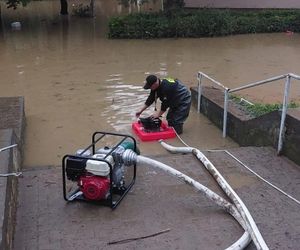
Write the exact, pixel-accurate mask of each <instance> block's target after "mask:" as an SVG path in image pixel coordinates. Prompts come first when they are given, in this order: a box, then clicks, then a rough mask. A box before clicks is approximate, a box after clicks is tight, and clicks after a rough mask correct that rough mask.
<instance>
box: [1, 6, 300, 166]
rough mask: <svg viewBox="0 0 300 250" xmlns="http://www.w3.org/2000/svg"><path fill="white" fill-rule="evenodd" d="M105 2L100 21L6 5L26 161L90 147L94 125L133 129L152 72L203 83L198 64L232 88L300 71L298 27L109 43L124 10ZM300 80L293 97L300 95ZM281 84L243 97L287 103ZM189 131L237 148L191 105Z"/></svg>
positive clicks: (6, 79) (197, 142) (46, 161)
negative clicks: (113, 21) (110, 28)
mask: <svg viewBox="0 0 300 250" xmlns="http://www.w3.org/2000/svg"><path fill="white" fill-rule="evenodd" d="M105 2H107V1H98V2H97V3H96V17H95V18H93V19H90V18H76V17H73V16H71V15H70V16H69V18H68V19H67V20H63V18H62V17H60V16H59V15H58V14H59V8H60V6H59V2H48V1H43V2H32V3H30V4H29V5H28V7H27V8H26V9H24V10H22V9H20V10H17V12H15V13H13V11H12V10H6V9H5V6H4V3H3V2H1V7H2V22H1V28H0V76H1V78H0V87H1V89H0V91H1V96H24V97H25V113H26V119H27V127H26V138H25V162H24V165H25V167H32V166H47V165H59V164H60V162H61V158H62V156H63V155H65V154H68V153H74V152H75V151H76V150H77V149H78V148H82V147H85V146H87V145H88V144H89V143H90V137H91V135H92V133H93V132H94V131H111V132H121V133H132V132H131V123H132V122H133V121H135V120H136V118H135V116H134V114H135V112H136V111H137V110H138V109H139V108H140V107H141V106H142V105H143V102H144V101H145V99H146V97H147V94H148V92H147V91H146V90H143V89H142V82H143V81H144V79H145V77H146V75H147V74H149V73H155V74H158V75H160V76H161V77H164V76H173V77H176V78H179V79H180V80H182V81H183V82H184V83H185V84H186V85H188V86H189V87H193V86H196V85H197V79H196V75H197V72H198V71H202V72H204V73H206V74H207V75H209V76H211V77H213V78H214V79H216V80H218V81H219V82H221V83H223V84H224V85H225V86H227V87H237V86H240V85H243V84H246V83H250V82H254V81H258V80H263V79H267V78H269V77H273V76H277V75H281V74H285V73H289V72H292V73H295V74H298V75H299V74H300V53H299V51H300V35H299V34H293V35H287V34H284V33H279V34H253V35H240V36H230V37H220V38H201V39H159V40H109V39H107V38H106V37H105V32H106V27H107V26H106V22H107V17H108V16H109V15H113V14H117V12H118V9H117V7H114V8H113V7H112V6H111V5H109V4H108V3H105ZM69 6H71V4H69ZM14 21H20V22H21V24H22V29H21V30H12V29H11V27H10V23H11V22H14ZM295 83H296V84H292V89H291V98H292V99H293V100H300V85H299V82H298V83H297V82H295ZM283 88H284V85H283V83H282V82H280V83H278V84H276V85H272V86H271V87H270V85H266V86H264V87H258V88H255V89H251V90H249V91H248V92H244V93H241V94H244V95H246V96H247V98H249V99H250V100H257V101H263V102H281V100H282V96H283ZM150 113H151V110H149V111H148V114H150ZM182 138H183V139H184V140H185V141H186V142H187V143H188V144H190V145H191V146H195V147H198V148H200V149H213V148H228V147H235V146H237V145H236V144H235V143H234V142H232V141H231V140H230V139H222V131H220V130H219V129H217V128H216V127H215V126H214V125H212V124H211V123H210V122H209V120H207V119H206V118H205V117H203V116H202V115H201V116H199V115H198V114H197V112H196V110H195V109H194V108H192V110H191V114H190V116H189V118H188V121H187V123H186V125H185V132H184V134H183V135H182ZM170 143H173V144H174V145H176V144H177V145H181V144H180V142H179V140H175V139H174V140H170ZM139 147H140V148H141V149H142V152H144V153H145V154H148V155H151V154H156V153H159V152H161V151H162V150H163V149H161V148H160V146H159V145H158V144H157V143H156V142H153V143H140V144H139Z"/></svg>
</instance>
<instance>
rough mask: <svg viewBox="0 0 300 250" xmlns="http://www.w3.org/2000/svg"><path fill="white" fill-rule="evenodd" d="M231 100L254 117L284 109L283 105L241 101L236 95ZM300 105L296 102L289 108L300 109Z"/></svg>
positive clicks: (290, 104) (291, 103)
mask: <svg viewBox="0 0 300 250" xmlns="http://www.w3.org/2000/svg"><path fill="white" fill-rule="evenodd" d="M230 100H232V101H233V102H234V103H236V104H239V105H241V107H243V108H244V110H245V111H246V112H248V113H249V114H251V115H252V116H254V117H259V116H261V115H264V114H267V113H270V112H272V111H276V110H280V109H282V103H274V104H263V103H253V105H251V104H249V103H247V102H243V101H241V97H239V96H236V95H231V96H230ZM299 107H300V103H296V102H294V101H292V102H290V103H289V105H288V108H299Z"/></svg>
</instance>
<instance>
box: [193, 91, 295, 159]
mask: <svg viewBox="0 0 300 250" xmlns="http://www.w3.org/2000/svg"><path fill="white" fill-rule="evenodd" d="M191 91H192V103H193V105H195V106H196V105H197V103H198V91H197V89H196V88H191ZM223 106H224V94H223V92H222V91H221V90H219V89H215V88H203V95H202V97H201V110H200V111H201V113H203V114H204V115H205V116H207V117H208V118H209V119H210V120H211V121H212V122H213V123H214V124H215V125H216V126H217V127H219V128H220V129H223V111H224V109H223ZM280 119H281V112H279V111H273V112H270V113H268V114H265V115H262V116H259V117H257V118H254V117H251V115H249V114H247V113H245V111H244V110H243V109H241V108H239V107H238V105H237V104H235V103H234V102H233V101H229V104H228V114H227V135H228V136H229V137H231V138H232V139H233V140H235V141H236V142H237V143H238V144H239V145H240V146H272V147H274V148H275V149H277V146H278V135H279V129H280ZM285 125H286V128H285V139H284V143H283V149H282V154H283V155H285V156H287V157H288V158H289V159H291V160H292V161H294V162H295V163H297V164H298V165H300V147H299V145H300V111H294V113H292V111H290V112H288V114H287V117H286V124H285Z"/></svg>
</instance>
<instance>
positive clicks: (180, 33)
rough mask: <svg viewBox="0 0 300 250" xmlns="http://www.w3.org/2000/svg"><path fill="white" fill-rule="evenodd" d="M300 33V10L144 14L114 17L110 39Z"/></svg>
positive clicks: (109, 34)
mask: <svg viewBox="0 0 300 250" xmlns="http://www.w3.org/2000/svg"><path fill="white" fill-rule="evenodd" d="M287 30H289V31H293V32H299V30H300V10H262V11H234V10H210V9H201V10H196V11H174V12H159V13H140V14H131V15H127V16H118V17H113V18H111V19H110V21H109V31H108V36H109V37H110V38H168V37H210V36H226V35H232V34H247V33H268V32H285V31H287Z"/></svg>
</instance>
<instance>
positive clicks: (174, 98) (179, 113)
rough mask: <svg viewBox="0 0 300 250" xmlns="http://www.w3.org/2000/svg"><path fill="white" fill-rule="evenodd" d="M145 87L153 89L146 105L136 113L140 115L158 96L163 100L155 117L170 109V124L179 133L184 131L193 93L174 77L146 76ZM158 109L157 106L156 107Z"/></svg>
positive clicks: (168, 116) (168, 115)
mask: <svg viewBox="0 0 300 250" xmlns="http://www.w3.org/2000/svg"><path fill="white" fill-rule="evenodd" d="M144 89H151V92H150V95H149V96H148V98H147V100H146V102H145V105H144V106H143V107H142V108H141V109H140V111H139V112H137V113H136V116H137V117H139V116H140V115H141V114H142V113H143V111H144V110H146V109H147V108H148V107H149V106H150V105H151V104H152V103H153V102H155V106H156V100H157V98H159V99H160V101H161V108H160V110H159V111H157V112H156V113H154V114H153V115H152V117H153V118H158V117H160V116H161V115H162V114H163V113H165V112H166V110H167V109H169V110H168V114H167V117H166V119H167V121H168V125H169V126H171V127H173V128H174V129H175V131H176V132H177V134H181V133H182V132H183V123H184V122H185V120H186V119H187V117H188V115H189V112H190V107H191V93H190V91H189V90H188V88H187V87H186V86H184V85H183V84H182V83H181V82H180V81H179V80H177V79H172V78H165V79H159V78H158V77H157V76H155V75H149V76H147V78H146V83H145V86H144ZM155 110H156V107H155Z"/></svg>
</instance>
